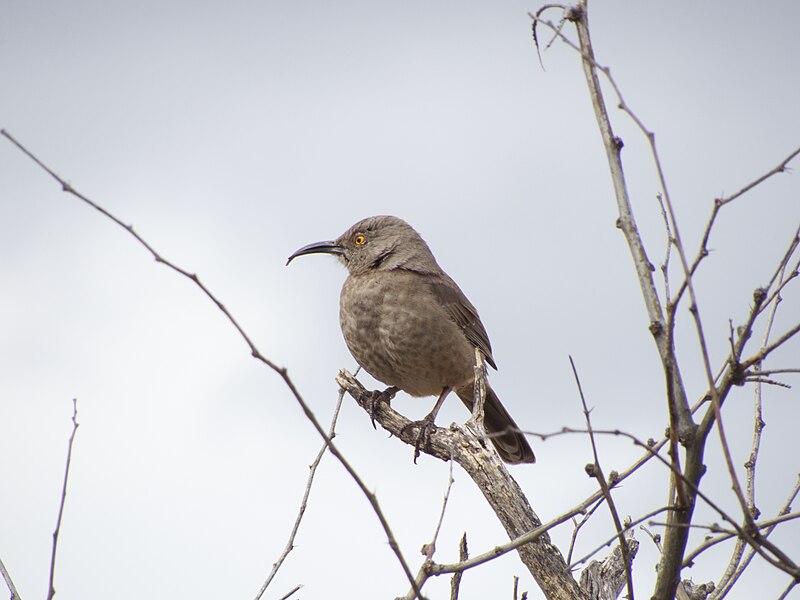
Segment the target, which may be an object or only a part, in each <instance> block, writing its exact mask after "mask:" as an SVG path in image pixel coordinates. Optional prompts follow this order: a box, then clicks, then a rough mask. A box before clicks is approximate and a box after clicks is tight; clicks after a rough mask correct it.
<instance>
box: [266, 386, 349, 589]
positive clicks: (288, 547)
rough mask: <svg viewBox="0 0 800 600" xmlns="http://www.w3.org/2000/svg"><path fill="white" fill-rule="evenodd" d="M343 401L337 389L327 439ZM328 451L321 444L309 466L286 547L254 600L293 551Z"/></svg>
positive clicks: (342, 394) (334, 433)
mask: <svg viewBox="0 0 800 600" xmlns="http://www.w3.org/2000/svg"><path fill="white" fill-rule="evenodd" d="M343 400H344V389H342V388H339V397H338V398H337V399H336V406H335V407H334V409H333V417H331V425H330V427H329V428H328V438H330V439H333V438H334V437H335V436H336V421H337V420H338V419H339V410H340V409H341V408H342V401H343ZM327 450H328V443H327V442H325V443H323V444H322V448H320V450H319V452H318V453H317V456H316V457H315V458H314V461H313V462H312V463H311V465H310V466H309V472H308V479H307V480H306V489H305V492H303V498H302V499H301V500H300V508H299V509H298V510H297V517H296V518H295V520H294V525H293V526H292V531H291V532H290V533H289V539H288V540H287V542H286V547H285V548H284V549H283V552H282V553H281V555H280V556H279V557H278V560H276V561H275V562H274V563H273V565H272V571H270V574H269V575H268V576H267V579H266V581H264V584H263V585H262V586H261V589H260V590H259V591H258V593H257V594H256V598H255V600H260V599H261V597H262V596H263V595H264V592H266V591H267V588H268V587H269V584H270V583H272V580H273V579H274V578H275V575H277V574H278V570H279V569H280V568H281V565H283V562H284V561H285V560H286V557H287V556H289V553H290V552H291V551H292V550H294V540H295V537H297V532H298V530H299V529H300V523H301V522H302V520H303V516H304V515H305V513H306V508H307V507H308V497H309V496H310V495H311V486H312V485H313V484H314V475H316V473H317V467H318V466H319V463H320V462H321V461H322V457H323V456H325V454H326V452H327ZM300 587H301V586H297V588H295V590H292V592H290V595H291V594H293V593H294V592H295V591H296V590H299V589H300Z"/></svg>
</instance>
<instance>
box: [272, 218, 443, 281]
mask: <svg viewBox="0 0 800 600" xmlns="http://www.w3.org/2000/svg"><path fill="white" fill-rule="evenodd" d="M320 253H325V254H333V255H335V256H336V257H337V258H338V259H339V260H340V261H342V263H344V265H345V266H346V267H347V270H348V271H349V272H350V274H351V275H357V274H361V273H366V272H369V271H374V270H380V271H390V270H392V269H408V270H411V271H417V272H420V273H438V272H440V271H441V270H440V269H439V265H438V264H436V259H435V258H434V257H433V254H432V253H431V251H430V248H428V244H426V243H425V240H423V239H422V238H421V237H420V235H419V234H418V233H417V232H416V231H415V230H414V228H413V227H411V225H409V224H408V223H406V222H405V221H403V219H400V218H398V217H391V216H377V217H368V218H366V219H363V220H361V221H359V222H358V223H356V224H355V225H353V226H352V227H350V229H348V230H347V231H345V232H344V233H343V234H342V235H340V236H339V237H338V238H336V239H335V240H333V241H327V242H316V243H314V244H309V245H308V246H303V247H302V248H300V249H298V250H297V251H296V252H295V253H294V254H292V255H291V256H290V257H289V260H288V261H286V264H287V265H288V264H289V263H290V262H292V260H293V259H294V258H296V257H298V256H303V255H304V254H320Z"/></svg>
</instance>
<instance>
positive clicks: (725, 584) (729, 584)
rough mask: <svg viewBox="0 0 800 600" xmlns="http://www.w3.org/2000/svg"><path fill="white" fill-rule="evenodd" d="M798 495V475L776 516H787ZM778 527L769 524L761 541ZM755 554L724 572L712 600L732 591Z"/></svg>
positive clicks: (799, 485)
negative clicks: (734, 568) (730, 570)
mask: <svg viewBox="0 0 800 600" xmlns="http://www.w3.org/2000/svg"><path fill="white" fill-rule="evenodd" d="M798 493H800V475H799V476H798V478H797V480H796V481H795V484H794V487H793V488H792V490H791V492H790V493H789V497H788V498H787V499H786V502H785V503H784V504H783V506H782V507H781V510H780V511H778V516H779V517H780V516H783V515H787V514H789V512H790V511H791V506H792V503H793V502H794V500H795V498H797V495H798ZM777 526H778V522H774V523H771V524H770V526H769V527H768V528H767V530H766V531H765V532H764V533H763V534H762V539H763V540H766V539H767V538H768V537H769V536H770V534H772V532H773V531H775V528H776V527H777ZM755 555H756V552H755V550H754V549H753V548H751V549H750V550H749V551H748V553H747V556H745V557H744V560H742V562H741V564H740V565H739V566H738V567H737V568H736V570H735V571H734V572H733V573H732V574H730V575H728V571H727V570H726V572H725V575H723V578H721V579H720V584H719V586H717V589H716V590H715V591H714V596H713V597H714V600H722V598H724V597H725V596H726V595H727V594H728V592H730V591H731V590H732V589H733V586H734V584H735V583H736V581H737V580H738V579H739V577H741V575H742V573H744V572H745V570H746V569H747V567H748V566H749V565H750V563H751V561H752V560H753V558H754V557H755Z"/></svg>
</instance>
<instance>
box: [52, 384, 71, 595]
mask: <svg viewBox="0 0 800 600" xmlns="http://www.w3.org/2000/svg"><path fill="white" fill-rule="evenodd" d="M77 431H78V399H77V398H73V399H72V433H70V436H69V443H68V444H67V464H66V466H65V467H64V483H63V484H62V486H61V502H60V503H59V505H58V518H57V519H56V528H55V531H53V547H52V551H51V553H50V581H49V583H48V584H47V598H48V600H52V598H53V596H55V595H56V588H55V585H54V583H53V582H54V580H55V574H56V549H57V547H58V534H59V532H60V531H61V519H62V518H63V516H64V503H65V502H66V501H67V482H68V481H69V466H70V463H71V462H72V445H73V443H74V442H75V434H76V433H77Z"/></svg>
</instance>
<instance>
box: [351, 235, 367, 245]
mask: <svg viewBox="0 0 800 600" xmlns="http://www.w3.org/2000/svg"><path fill="white" fill-rule="evenodd" d="M353 243H354V244H355V245H356V246H363V245H364V244H366V243H367V238H366V237H364V234H363V233H357V234H356V235H355V237H353Z"/></svg>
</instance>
